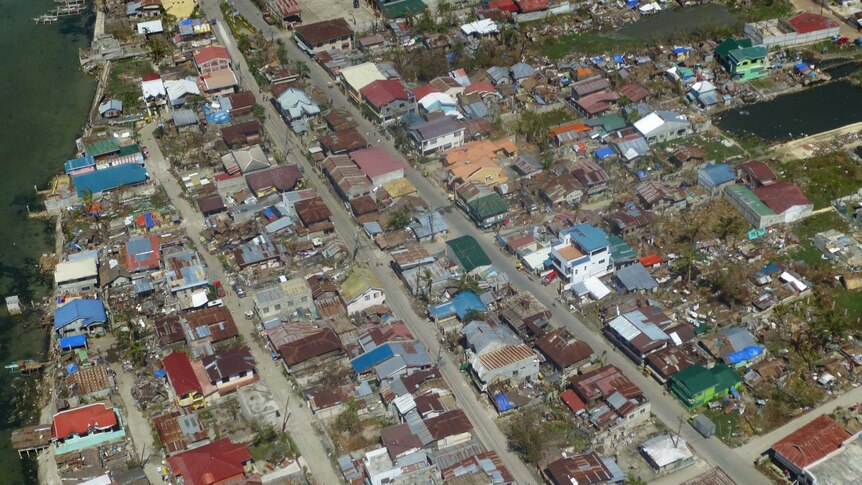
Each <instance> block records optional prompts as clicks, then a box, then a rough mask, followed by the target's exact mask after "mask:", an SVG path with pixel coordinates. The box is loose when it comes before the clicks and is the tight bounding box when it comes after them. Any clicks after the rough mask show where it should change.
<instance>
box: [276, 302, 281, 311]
mask: <svg viewBox="0 0 862 485" xmlns="http://www.w3.org/2000/svg"><path fill="white" fill-rule="evenodd" d="M275 310H276V311H278V310H281V303H277V304H276V305H275Z"/></svg>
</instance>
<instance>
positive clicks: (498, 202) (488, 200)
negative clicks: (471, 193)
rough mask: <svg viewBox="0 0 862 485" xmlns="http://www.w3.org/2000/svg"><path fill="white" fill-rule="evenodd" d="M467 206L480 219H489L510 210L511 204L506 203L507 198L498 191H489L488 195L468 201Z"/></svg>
mask: <svg viewBox="0 0 862 485" xmlns="http://www.w3.org/2000/svg"><path fill="white" fill-rule="evenodd" d="M467 207H469V208H470V210H471V211H472V212H473V213H474V214H475V215H476V216H477V217H478V218H479V219H487V218H489V217H493V216H496V215H500V214H502V213H504V212H506V211H507V210H509V206H508V204H506V199H504V198H503V197H502V196H501V195H500V194H498V193H496V192H489V193H488V194H486V195H483V196H481V197H477V198H475V199H473V200H471V201H470V202H467Z"/></svg>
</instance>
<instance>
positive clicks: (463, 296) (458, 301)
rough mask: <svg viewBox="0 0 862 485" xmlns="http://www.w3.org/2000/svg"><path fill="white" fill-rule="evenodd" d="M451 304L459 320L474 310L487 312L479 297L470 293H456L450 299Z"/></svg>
mask: <svg viewBox="0 0 862 485" xmlns="http://www.w3.org/2000/svg"><path fill="white" fill-rule="evenodd" d="M452 304H453V305H454V307H455V313H456V314H457V315H458V318H460V319H463V318H464V317H465V316H466V315H467V313H469V312H470V310H476V311H478V312H483V313H485V312H487V311H488V307H486V306H485V304H484V303H482V299H481V298H479V295H477V294H475V293H473V292H472V291H462V292H461V293H458V295H456V296H455V298H453V299H452Z"/></svg>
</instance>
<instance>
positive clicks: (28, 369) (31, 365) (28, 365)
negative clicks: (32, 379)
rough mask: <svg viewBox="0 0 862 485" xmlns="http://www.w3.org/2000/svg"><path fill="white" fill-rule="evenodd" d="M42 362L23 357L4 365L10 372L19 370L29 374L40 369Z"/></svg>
mask: <svg viewBox="0 0 862 485" xmlns="http://www.w3.org/2000/svg"><path fill="white" fill-rule="evenodd" d="M42 365H43V364H42V363H41V362H36V361H35V360H32V359H24V360H19V361H16V362H12V363H11V364H9V365H7V366H5V367H6V369H8V370H10V371H12V372H20V373H22V374H31V373H33V372H38V371H40V370H42Z"/></svg>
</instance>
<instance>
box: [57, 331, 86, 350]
mask: <svg viewBox="0 0 862 485" xmlns="http://www.w3.org/2000/svg"><path fill="white" fill-rule="evenodd" d="M86 345H87V336H86V335H75V336H74V337H66V338H61V339H60V349H61V350H66V349H74V348H78V347H85V346H86Z"/></svg>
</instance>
